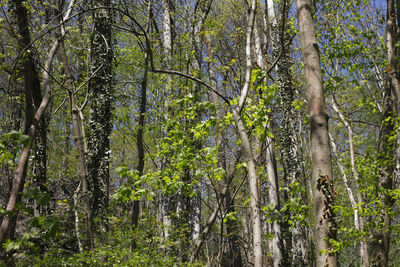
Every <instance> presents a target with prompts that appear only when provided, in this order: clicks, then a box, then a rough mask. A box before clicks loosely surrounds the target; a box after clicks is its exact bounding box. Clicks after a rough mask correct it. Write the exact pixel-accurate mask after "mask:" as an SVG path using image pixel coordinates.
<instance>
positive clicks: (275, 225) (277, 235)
mask: <svg viewBox="0 0 400 267" xmlns="http://www.w3.org/2000/svg"><path fill="white" fill-rule="evenodd" d="M270 4H271V3H270ZM268 7H269V6H268ZM271 8H272V9H273V6H272V7H271ZM272 11H273V10H272ZM271 13H272V14H270V16H269V19H270V20H271V24H272V23H273V22H274V21H275V15H274V12H271ZM264 23H265V24H266V25H267V24H268V21H265V22H264ZM273 26H276V25H273ZM266 28H267V26H266ZM268 28H269V27H268ZM254 33H255V35H256V36H255V47H256V56H257V64H258V65H259V66H260V68H261V69H263V70H266V69H267V66H266V64H265V62H266V59H265V58H266V54H264V53H265V52H266V51H265V50H264V49H262V47H261V39H262V38H261V36H260V34H259V32H258V31H257V28H256V27H255V28H254ZM266 34H268V32H266ZM265 39H267V38H265ZM268 126H269V128H270V127H271V125H268ZM266 143H267V148H266V151H265V159H266V161H265V163H266V169H267V178H268V199H269V204H270V205H272V206H273V208H274V209H275V210H276V211H278V210H279V209H280V198H279V183H278V172H277V165H276V158H275V152H274V150H275V142H274V141H273V140H272V138H270V137H269V136H268V135H267V137H266ZM271 230H272V233H273V235H274V237H273V238H272V239H270V240H269V250H270V251H271V252H272V261H273V266H274V267H279V266H281V264H282V255H283V254H284V253H283V252H282V250H283V243H282V233H281V222H280V221H274V222H272V224H271Z"/></svg>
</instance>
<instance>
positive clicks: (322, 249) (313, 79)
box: [297, 0, 337, 267]
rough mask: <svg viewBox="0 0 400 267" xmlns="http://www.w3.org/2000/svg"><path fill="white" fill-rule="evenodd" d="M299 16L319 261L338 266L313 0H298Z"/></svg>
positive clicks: (331, 266)
mask: <svg viewBox="0 0 400 267" xmlns="http://www.w3.org/2000/svg"><path fill="white" fill-rule="evenodd" d="M297 17H298V23H299V33H300V42H301V52H302V55H303V62H304V68H305V77H306V85H307V95H308V105H309V112H310V129H311V132H310V135H311V138H310V139H311V149H310V150H311V164H312V180H313V194H314V222H315V248H316V251H315V256H316V265H317V266H330V267H334V266H337V257H336V253H334V252H333V246H332V243H331V242H330V240H331V239H333V240H335V239H336V233H335V229H334V227H335V221H334V214H333V210H332V205H333V202H334V197H335V191H334V188H333V177H332V165H331V154H330V147H329V136H328V114H327V111H326V107H325V97H324V89H323V84H322V73H321V65H320V56H319V49H318V43H317V38H316V34H315V29H314V21H313V18H312V11H311V2H310V1H309V0H297Z"/></svg>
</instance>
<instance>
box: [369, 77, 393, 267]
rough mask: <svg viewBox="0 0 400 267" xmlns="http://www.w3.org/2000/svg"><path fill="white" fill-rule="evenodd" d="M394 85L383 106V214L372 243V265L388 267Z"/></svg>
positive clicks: (387, 91)
mask: <svg viewBox="0 0 400 267" xmlns="http://www.w3.org/2000/svg"><path fill="white" fill-rule="evenodd" d="M391 86H393V84H391V85H390V86H387V87H386V89H385V94H384V95H385V99H384V104H383V110H384V112H383V119H382V124H381V127H380V132H379V145H378V164H380V170H379V174H378V176H379V177H378V179H377V184H376V187H377V199H378V200H379V201H380V203H381V205H382V206H381V207H380V208H381V213H380V215H379V216H378V218H377V220H378V224H377V225H378V226H377V228H376V229H374V230H373V237H372V241H371V242H370V256H369V260H370V265H371V266H378V267H386V266H388V263H389V245H390V232H391V230H390V225H391V216H390V211H391V208H392V205H393V199H392V198H391V197H390V192H389V191H390V190H391V189H392V187H393V172H394V151H393V138H391V136H392V135H393V130H394V123H393V100H392V89H393V88H392V87H391Z"/></svg>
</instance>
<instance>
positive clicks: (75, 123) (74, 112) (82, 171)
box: [60, 40, 94, 252]
mask: <svg viewBox="0 0 400 267" xmlns="http://www.w3.org/2000/svg"><path fill="white" fill-rule="evenodd" d="M60 58H61V61H62V63H63V67H64V73H65V77H66V82H67V89H68V95H69V103H70V109H71V116H72V131H73V136H74V143H75V145H76V148H77V150H78V165H79V177H80V182H81V194H82V206H83V211H84V213H85V226H86V235H87V243H88V247H89V250H90V252H93V251H94V238H93V231H92V219H91V210H90V203H89V188H88V182H87V178H86V173H87V170H86V163H85V149H84V146H83V143H82V135H81V132H80V130H79V111H78V109H77V107H76V105H75V93H74V91H75V88H74V85H73V83H72V74H71V71H70V68H69V63H68V58H67V54H66V52H65V47H64V41H63V40H61V41H60Z"/></svg>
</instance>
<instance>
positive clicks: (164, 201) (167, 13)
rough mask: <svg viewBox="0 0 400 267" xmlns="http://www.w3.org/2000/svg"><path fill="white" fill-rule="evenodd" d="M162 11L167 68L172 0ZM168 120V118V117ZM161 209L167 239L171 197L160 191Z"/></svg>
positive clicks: (170, 36) (167, 2)
mask: <svg viewBox="0 0 400 267" xmlns="http://www.w3.org/2000/svg"><path fill="white" fill-rule="evenodd" d="M161 5H162V12H163V20H162V25H163V49H164V55H165V61H166V62H165V67H166V68H167V69H170V68H171V63H172V30H171V27H172V25H171V24H172V21H171V10H170V0H162V2H161ZM170 82H171V78H170V77H169V76H167V78H166V84H167V86H166V92H167V91H169V89H171V86H170ZM167 120H168V118H167ZM160 209H161V218H162V222H163V233H164V239H165V240H166V241H167V240H168V238H169V229H170V228H171V225H172V223H171V219H170V217H169V209H170V201H169V198H168V197H167V196H165V195H163V194H162V193H160Z"/></svg>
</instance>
